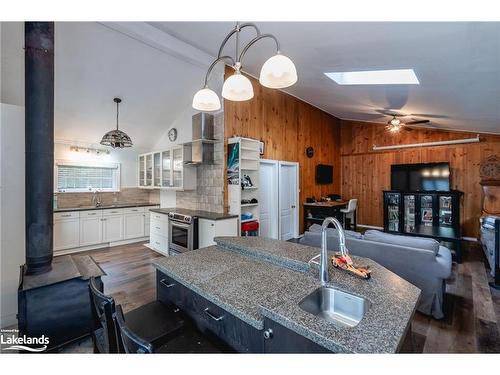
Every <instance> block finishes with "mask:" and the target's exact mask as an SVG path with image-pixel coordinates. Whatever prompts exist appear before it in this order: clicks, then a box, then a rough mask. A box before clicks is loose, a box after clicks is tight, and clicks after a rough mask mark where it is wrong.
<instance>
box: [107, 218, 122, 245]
mask: <svg viewBox="0 0 500 375" xmlns="http://www.w3.org/2000/svg"><path fill="white" fill-rule="evenodd" d="M123 227H124V225H123V214H121V213H120V214H117V215H106V216H103V218H102V240H103V241H102V242H116V241H121V240H123V238H124V235H123Z"/></svg>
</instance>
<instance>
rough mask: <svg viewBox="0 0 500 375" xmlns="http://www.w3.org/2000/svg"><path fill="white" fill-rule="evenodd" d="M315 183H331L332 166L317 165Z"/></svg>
mask: <svg viewBox="0 0 500 375" xmlns="http://www.w3.org/2000/svg"><path fill="white" fill-rule="evenodd" d="M316 183H317V184H331V183H333V165H325V164H318V165H317V166H316Z"/></svg>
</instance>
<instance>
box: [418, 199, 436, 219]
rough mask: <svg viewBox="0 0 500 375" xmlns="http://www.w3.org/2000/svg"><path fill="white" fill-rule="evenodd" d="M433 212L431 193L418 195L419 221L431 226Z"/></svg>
mask: <svg viewBox="0 0 500 375" xmlns="http://www.w3.org/2000/svg"><path fill="white" fill-rule="evenodd" d="M433 220H434V212H433V207H432V195H422V196H420V222H421V224H422V225H425V226H432V223H433Z"/></svg>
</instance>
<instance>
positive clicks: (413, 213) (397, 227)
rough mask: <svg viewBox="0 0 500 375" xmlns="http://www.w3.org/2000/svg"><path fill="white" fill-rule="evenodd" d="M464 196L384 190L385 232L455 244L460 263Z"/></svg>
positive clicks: (437, 192)
mask: <svg viewBox="0 0 500 375" xmlns="http://www.w3.org/2000/svg"><path fill="white" fill-rule="evenodd" d="M462 194H463V193H462V192H460V191H458V190H451V191H399V190H389V191H384V231H385V232H388V233H394V234H404V235H410V236H420V237H429V238H435V239H436V240H439V241H444V242H451V243H452V245H453V246H452V247H453V250H454V251H455V257H456V260H457V262H459V263H460V262H461V252H460V239H461V231H460V201H461V196H462Z"/></svg>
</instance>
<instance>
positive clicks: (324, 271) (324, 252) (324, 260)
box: [319, 217, 348, 285]
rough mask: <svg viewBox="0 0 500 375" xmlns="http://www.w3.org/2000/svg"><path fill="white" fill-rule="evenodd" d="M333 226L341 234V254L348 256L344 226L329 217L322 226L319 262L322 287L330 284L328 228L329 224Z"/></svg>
mask: <svg viewBox="0 0 500 375" xmlns="http://www.w3.org/2000/svg"><path fill="white" fill-rule="evenodd" d="M330 223H331V224H333V225H334V226H335V228H336V229H337V231H338V233H339V248H340V253H341V254H342V255H343V256H345V255H347V253H348V251H347V247H346V246H345V235H344V228H342V224H340V222H339V221H338V220H337V219H336V218H334V217H327V218H326V219H325V220H323V224H321V253H320V261H319V281H320V282H321V285H326V283H328V280H329V277H328V246H327V235H326V228H328V225H329V224H330Z"/></svg>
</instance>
